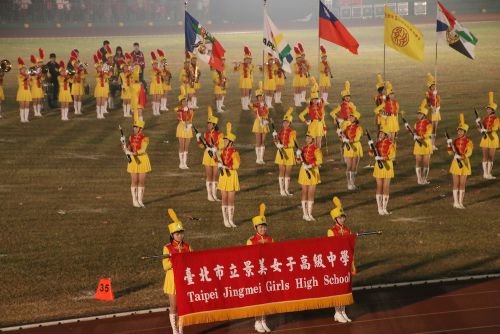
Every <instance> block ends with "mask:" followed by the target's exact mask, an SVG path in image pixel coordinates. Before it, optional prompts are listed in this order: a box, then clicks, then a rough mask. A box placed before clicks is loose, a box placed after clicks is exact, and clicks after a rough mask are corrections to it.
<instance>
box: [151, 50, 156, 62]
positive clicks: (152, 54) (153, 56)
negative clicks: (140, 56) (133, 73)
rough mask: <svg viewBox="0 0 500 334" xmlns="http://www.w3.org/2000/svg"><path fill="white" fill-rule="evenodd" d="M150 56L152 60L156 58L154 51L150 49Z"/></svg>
mask: <svg viewBox="0 0 500 334" xmlns="http://www.w3.org/2000/svg"><path fill="white" fill-rule="evenodd" d="M151 58H152V59H153V60H156V54H155V52H154V51H151Z"/></svg>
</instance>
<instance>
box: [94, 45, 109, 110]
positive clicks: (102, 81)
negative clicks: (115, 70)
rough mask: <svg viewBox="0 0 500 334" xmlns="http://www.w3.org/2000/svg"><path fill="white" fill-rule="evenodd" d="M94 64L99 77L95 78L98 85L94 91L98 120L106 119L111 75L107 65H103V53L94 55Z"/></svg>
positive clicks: (98, 52)
mask: <svg viewBox="0 0 500 334" xmlns="http://www.w3.org/2000/svg"><path fill="white" fill-rule="evenodd" d="M94 63H95V68H96V71H97V75H96V78H95V80H96V85H95V89H94V97H95V101H96V113H97V119H104V112H105V110H106V107H105V104H106V101H107V99H108V95H109V82H108V81H109V77H110V73H109V71H108V70H107V65H106V64H103V63H102V53H101V52H100V51H97V53H96V54H95V55H94ZM104 65H106V66H104Z"/></svg>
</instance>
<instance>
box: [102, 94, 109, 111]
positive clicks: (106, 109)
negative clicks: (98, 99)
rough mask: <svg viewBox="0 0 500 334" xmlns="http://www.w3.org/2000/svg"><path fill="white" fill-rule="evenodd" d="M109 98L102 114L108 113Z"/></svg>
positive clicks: (105, 102)
mask: <svg viewBox="0 0 500 334" xmlns="http://www.w3.org/2000/svg"><path fill="white" fill-rule="evenodd" d="M108 105H109V97H108V98H107V99H106V100H105V101H104V106H102V107H101V114H107V113H108Z"/></svg>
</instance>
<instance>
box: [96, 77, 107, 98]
mask: <svg viewBox="0 0 500 334" xmlns="http://www.w3.org/2000/svg"><path fill="white" fill-rule="evenodd" d="M109 77H110V75H109V74H107V73H103V74H102V75H99V74H98V75H97V76H96V78H95V89H94V97H96V98H98V97H101V98H102V97H105V98H107V97H108V95H109Z"/></svg>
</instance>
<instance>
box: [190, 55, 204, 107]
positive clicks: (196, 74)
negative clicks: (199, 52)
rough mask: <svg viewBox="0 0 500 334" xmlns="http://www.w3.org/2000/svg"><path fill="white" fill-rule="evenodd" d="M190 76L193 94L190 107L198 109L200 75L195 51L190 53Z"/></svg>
mask: <svg viewBox="0 0 500 334" xmlns="http://www.w3.org/2000/svg"><path fill="white" fill-rule="evenodd" d="M190 66H191V76H192V78H193V79H192V80H193V84H194V85H193V88H194V92H193V96H192V98H191V103H192V106H191V107H192V108H193V109H198V92H199V90H200V88H201V82H200V76H201V71H200V69H199V68H198V57H197V56H196V54H195V53H193V54H192V55H191V63H190Z"/></svg>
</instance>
